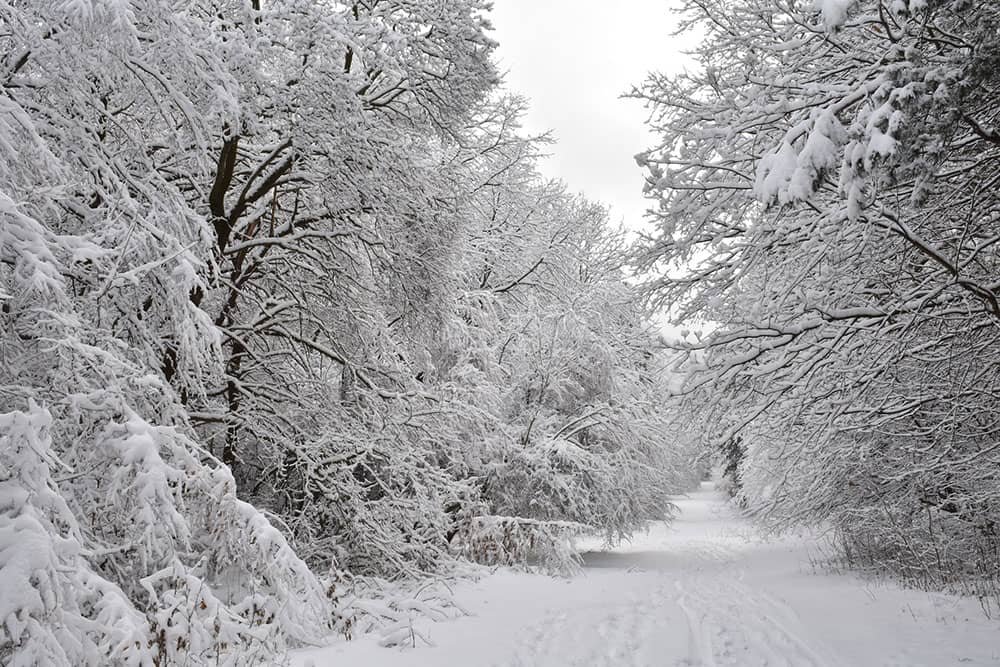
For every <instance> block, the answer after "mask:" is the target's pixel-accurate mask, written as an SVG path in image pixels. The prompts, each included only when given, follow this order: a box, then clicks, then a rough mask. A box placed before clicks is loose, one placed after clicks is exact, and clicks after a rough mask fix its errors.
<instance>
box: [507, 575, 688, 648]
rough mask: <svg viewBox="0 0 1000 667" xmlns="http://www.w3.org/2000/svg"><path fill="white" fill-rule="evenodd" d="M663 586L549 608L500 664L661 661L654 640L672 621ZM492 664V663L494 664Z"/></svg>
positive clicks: (667, 597)
mask: <svg viewBox="0 0 1000 667" xmlns="http://www.w3.org/2000/svg"><path fill="white" fill-rule="evenodd" d="M670 597H672V596H668V595H667V591H666V588H665V587H664V586H662V585H661V586H659V587H656V588H655V589H654V590H653V591H651V592H650V593H648V594H646V595H642V596H633V597H632V599H631V600H629V601H628V602H624V603H619V604H615V605H611V606H598V605H591V606H587V607H580V608H576V609H571V610H559V611H553V612H550V613H549V614H548V615H547V616H546V618H545V619H544V620H543V621H542V622H541V623H540V624H539V625H538V626H536V627H535V628H534V629H533V630H532V632H531V633H530V635H529V636H528V638H526V639H525V640H524V641H522V643H521V644H520V645H519V646H518V648H517V651H516V652H515V654H514V656H513V658H512V659H511V660H510V661H507V662H504V663H499V665H503V667H529V666H531V667H535V666H537V665H580V666H594V667H605V666H606V667H612V666H619V665H632V666H634V667H647V666H650V665H660V664H664V663H663V662H662V661H663V657H662V655H660V656H657V655H656V653H658V652H659V651H657V641H658V639H660V638H661V637H662V635H663V634H664V632H666V631H668V630H669V628H668V627H667V626H668V623H669V622H670V621H673V620H674V617H675V616H676V615H673V616H674V617H672V616H671V615H670V614H668V613H665V611H666V610H665V606H666V605H668V604H670ZM499 665H498V667H499Z"/></svg>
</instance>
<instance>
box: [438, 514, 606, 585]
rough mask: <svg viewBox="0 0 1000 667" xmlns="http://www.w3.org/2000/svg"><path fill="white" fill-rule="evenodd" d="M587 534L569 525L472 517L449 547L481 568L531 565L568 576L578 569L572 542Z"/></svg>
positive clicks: (586, 528) (584, 529)
mask: <svg viewBox="0 0 1000 667" xmlns="http://www.w3.org/2000/svg"><path fill="white" fill-rule="evenodd" d="M590 530H591V528H590V526H586V525H583V524H579V523H572V522H569V521H540V520H537V519H525V518H521V517H513V516H491V515H487V516H475V517H471V518H469V519H467V520H465V521H462V522H461V523H459V525H458V528H457V532H456V533H455V536H454V538H453V542H452V543H453V545H454V548H455V549H456V551H457V552H458V553H459V554H460V555H461V556H463V557H464V558H467V559H469V560H471V561H473V562H476V563H482V564H483V565H514V566H522V565H532V566H538V567H541V568H542V569H543V570H545V571H547V572H552V573H557V574H563V575H569V574H575V573H576V572H578V571H579V569H580V556H579V554H578V553H577V551H576V550H575V548H574V546H573V539H574V538H575V537H577V536H579V535H582V534H584V533H587V532H590Z"/></svg>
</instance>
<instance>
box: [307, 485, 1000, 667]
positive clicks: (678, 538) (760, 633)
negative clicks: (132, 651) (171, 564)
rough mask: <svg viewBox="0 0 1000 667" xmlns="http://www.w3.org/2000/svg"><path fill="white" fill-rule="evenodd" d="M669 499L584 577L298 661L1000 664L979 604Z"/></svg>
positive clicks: (502, 581)
mask: <svg viewBox="0 0 1000 667" xmlns="http://www.w3.org/2000/svg"><path fill="white" fill-rule="evenodd" d="M677 504H678V505H679V507H680V509H681V514H680V516H679V517H678V518H677V520H676V521H675V522H674V523H673V524H672V525H671V526H669V527H667V526H666V525H665V524H663V523H655V524H653V525H652V526H651V527H650V530H649V532H647V533H644V534H641V535H639V536H637V537H636V538H635V539H634V540H633V541H632V542H631V543H628V544H625V545H623V546H621V547H619V548H617V549H615V550H613V551H594V552H591V553H588V554H587V555H586V565H587V566H586V569H585V572H584V574H583V575H582V576H579V577H576V578H574V579H571V580H562V579H556V578H551V577H544V576H539V575H528V574H523V573H516V572H509V571H502V572H498V573H497V574H495V575H493V576H490V577H487V578H484V579H482V580H481V581H479V582H475V583H468V584H465V585H463V586H461V587H459V588H457V589H456V591H455V594H456V597H457V598H458V599H459V600H460V601H461V603H462V604H463V606H465V607H466V608H468V609H469V610H470V611H471V612H472V613H473V614H474V615H473V616H470V617H467V618H461V619H458V620H455V621H451V622H446V623H437V624H426V625H424V629H425V635H427V636H429V637H430V638H431V640H432V641H434V643H435V646H418V647H417V648H415V649H405V650H400V649H385V648H380V647H378V646H377V644H376V643H375V640H374V639H367V638H361V639H359V640H355V641H353V642H349V643H341V644H337V645H334V646H331V647H327V648H324V649H315V650H309V651H301V652H299V653H298V654H297V655H296V656H295V658H294V660H295V664H296V665H302V666H303V667H305V666H306V665H309V664H310V662H311V663H312V664H314V665H315V667H325V666H326V665H344V664H350V665H400V666H403V665H407V666H414V665H463V666H465V665H470V666H471V665H484V666H487V665H495V666H501V665H502V666H522V665H523V666H529V665H587V666H591V665H593V666H597V665H675V666H681V665H686V666H688V667H694V666H706V667H708V666H720V667H721V666H723V665H739V666H748V667H749V666H752V665H767V666H769V667H778V666H781V665H787V666H789V667H800V666H801V667H809V666H812V665H829V666H831V667H832V666H835V665H839V666H855V665H857V666H862V667H868V666H873V667H874V666H888V665H898V666H904V665H905V666H916V665H927V666H928V667H930V666H933V667H944V666H947V665H961V666H964V665H1000V621H997V620H990V619H987V618H986V617H985V616H984V615H983V613H982V611H981V610H980V609H979V606H978V604H977V603H976V602H975V601H971V600H963V599H956V598H954V597H951V596H947V595H940V594H929V593H925V592H919V591H904V590H901V589H899V588H898V587H896V586H893V585H889V584H878V585H876V584H872V583H870V582H864V581H861V580H859V579H857V578H855V577H853V576H847V575H844V576H838V575H830V574H817V573H816V572H814V569H813V567H812V565H811V564H810V559H811V554H812V553H813V548H814V545H813V543H811V542H809V541H808V540H783V541H778V542H763V541H761V540H759V539H757V538H756V537H755V536H754V534H753V531H752V529H751V528H750V526H749V525H748V524H747V523H746V522H745V521H743V520H742V519H740V518H739V517H737V516H736V515H735V514H734V512H733V511H732V510H731V509H730V508H729V507H728V506H727V505H726V504H725V502H724V501H723V500H722V498H720V497H719V495H718V494H716V493H715V492H714V491H713V490H712V489H711V487H710V486H709V485H704V486H703V487H702V489H701V490H700V491H698V492H696V493H693V494H691V495H690V496H688V497H687V498H683V499H680V500H678V501H677ZM594 546H595V547H597V546H598V545H597V544H596V543H595V545H594Z"/></svg>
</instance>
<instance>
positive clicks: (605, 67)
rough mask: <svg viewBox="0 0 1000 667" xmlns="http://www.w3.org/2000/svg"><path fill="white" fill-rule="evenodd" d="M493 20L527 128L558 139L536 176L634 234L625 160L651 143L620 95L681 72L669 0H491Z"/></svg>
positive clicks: (629, 163)
mask: <svg viewBox="0 0 1000 667" xmlns="http://www.w3.org/2000/svg"><path fill="white" fill-rule="evenodd" d="M492 21H493V25H494V27H495V29H496V30H495V32H494V33H493V37H494V39H496V40H497V41H498V42H500V48H499V49H498V51H497V60H498V62H499V64H500V68H501V70H502V71H506V72H507V78H506V82H507V86H508V88H510V89H511V90H513V91H515V92H518V93H522V94H524V95H526V96H527V97H528V98H529V99H530V100H531V111H530V112H529V114H528V117H527V118H526V119H525V128H526V130H527V131H528V132H531V133H540V132H543V131H546V130H551V131H552V132H553V134H554V136H555V138H556V140H557V141H558V143H557V144H556V145H555V146H552V147H551V148H550V152H551V153H552V154H553V155H552V157H551V158H550V159H549V160H548V161H547V162H546V163H545V164H543V165H542V171H543V173H544V174H545V175H546V176H550V177H554V178H561V179H562V180H564V181H566V182H567V184H568V185H569V187H570V189H571V190H573V191H575V192H582V193H583V194H585V195H586V196H587V197H588V198H590V199H593V200H597V201H601V202H603V203H604V204H607V205H609V206H610V207H611V219H612V222H613V223H615V224H617V223H618V222H620V221H624V222H625V224H626V226H628V227H630V228H633V229H634V228H636V227H637V225H638V224H639V221H640V220H641V219H642V215H643V212H644V211H645V210H646V208H647V206H648V203H647V202H646V201H645V200H644V199H643V198H642V171H641V170H640V169H639V168H638V167H637V166H636V164H635V161H634V159H633V156H634V155H635V154H636V153H638V152H640V151H642V150H644V149H646V148H649V147H650V146H651V145H652V144H653V143H654V142H655V137H653V136H652V135H650V134H649V133H648V132H646V130H645V128H644V125H643V121H644V120H645V118H646V112H645V111H644V109H643V108H642V104H641V103H639V102H638V101H636V100H625V99H620V98H619V96H620V95H621V94H622V93H624V92H626V91H628V89H629V88H630V87H631V86H633V85H637V84H639V83H641V82H642V81H643V79H644V78H645V76H646V74H647V72H650V71H654V70H656V71H664V72H669V71H676V70H677V69H678V68H679V67H681V66H682V63H683V60H684V59H683V56H682V55H681V54H680V51H681V49H682V48H683V47H682V46H681V45H680V44H679V42H678V40H677V39H676V38H675V37H673V36H672V33H673V31H674V16H673V15H672V13H671V12H670V0H619V2H606V1H604V2H598V1H597V0H494V10H493V14H492Z"/></svg>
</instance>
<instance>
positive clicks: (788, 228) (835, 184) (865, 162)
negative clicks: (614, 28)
mask: <svg viewBox="0 0 1000 667" xmlns="http://www.w3.org/2000/svg"><path fill="white" fill-rule="evenodd" d="M684 7H685V8H684V12H685V14H684V16H685V18H686V21H687V23H686V24H685V28H691V29H696V30H699V31H700V32H701V34H703V35H704V36H705V39H704V43H703V45H702V46H701V47H700V48H699V50H698V59H699V66H698V67H697V68H696V69H695V70H694V71H692V72H689V73H686V74H684V75H680V76H675V77H664V76H653V77H651V78H650V79H649V80H648V81H647V82H646V84H645V85H643V86H642V87H641V88H639V89H638V90H637V91H636V92H635V94H636V95H637V96H638V97H640V98H642V99H645V100H646V101H647V102H648V103H649V105H650V109H651V111H652V114H653V116H652V126H653V128H654V129H655V130H657V131H658V132H659V133H660V134H661V135H662V137H663V142H662V143H661V144H660V145H659V146H658V147H656V148H655V149H653V150H651V151H649V152H648V153H645V154H643V155H641V156H639V161H640V163H641V164H643V165H645V167H646V168H647V170H648V187H647V189H648V192H649V194H650V196H651V197H653V198H655V199H657V200H658V201H659V208H658V210H657V212H656V214H655V220H656V222H657V225H658V229H657V232H656V234H655V235H654V236H652V237H651V238H649V239H648V240H647V242H645V243H644V244H642V247H641V248H640V249H639V250H638V251H637V258H638V259H637V261H638V263H639V265H640V266H641V267H643V268H644V269H646V270H655V272H656V273H657V274H658V277H657V278H656V279H655V280H653V281H651V283H650V284H649V288H650V291H651V292H650V293H651V294H652V295H653V298H654V299H655V300H656V301H657V302H658V303H660V304H663V305H666V306H669V307H670V308H672V309H673V312H674V313H675V314H676V316H677V318H678V319H679V320H682V321H683V320H688V321H701V322H703V323H705V324H706V325H707V326H708V328H709V329H710V330H711V332H710V333H709V334H708V335H707V336H705V337H704V338H703V339H701V340H699V341H694V339H690V340H691V342H690V344H688V345H687V346H686V347H687V348H688V349H693V350H694V351H695V352H696V354H695V355H694V356H693V357H692V359H691V361H690V362H689V365H688V369H689V370H690V371H692V372H691V375H690V378H689V382H688V390H689V391H690V392H691V395H692V397H693V400H694V401H695V402H697V403H699V404H701V405H707V406H708V407H707V408H706V409H707V411H708V414H709V415H710V417H709V418H708V419H707V423H710V424H716V425H717V427H716V428H714V429H713V430H712V432H711V433H710V434H709V438H710V439H712V440H714V442H716V443H726V442H732V439H733V438H735V437H739V438H741V442H742V445H743V447H744V448H745V450H746V454H745V459H744V463H743V465H742V481H743V484H744V495H745V497H746V499H747V500H749V501H750V503H751V505H752V506H754V507H755V508H757V509H758V510H759V511H760V512H761V513H762V514H763V515H765V516H766V517H768V518H770V519H772V520H774V521H776V522H778V523H779V524H784V525H787V524H788V523H791V522H802V521H805V522H815V521H819V520H831V521H832V522H833V523H834V524H835V525H836V526H837V527H838V528H839V529H840V531H841V533H842V535H843V536H844V538H845V544H846V545H847V547H848V548H849V549H850V550H851V551H852V553H854V554H858V553H863V554H865V556H864V557H865V558H870V559H871V560H872V561H873V562H875V563H877V564H879V565H880V566H890V567H893V568H895V569H896V570H897V571H903V572H908V571H912V570H908V568H912V567H934V568H936V569H940V570H941V571H942V572H944V573H960V572H962V571H963V568H965V567H966V566H967V565H968V564H970V563H972V564H974V567H978V568H981V570H982V571H984V572H986V571H989V570H990V569H991V568H995V567H996V555H995V554H996V550H995V545H996V540H997V537H996V532H995V523H996V521H997V519H998V518H1000V516H998V514H997V512H998V511H1000V506H998V499H1000V487H998V486H997V478H996V475H995V474H994V472H993V470H994V469H995V463H996V462H995V457H993V454H992V452H993V449H994V448H995V446H996V434H995V432H994V431H993V428H994V426H995V424H994V420H993V418H992V417H990V416H989V415H992V414H994V413H995V412H996V407H997V405H996V400H995V398H996V391H995V388H996V378H995V377H994V376H995V373H993V372H992V371H991V370H990V369H995V366H996V359H997V358H998V352H1000V348H998V347H997V342H998V338H997V333H998V329H997V326H998V322H1000V310H998V308H997V303H998V301H997V299H998V295H1000V283H998V282H997V280H996V275H997V270H998V268H1000V267H998V264H997V258H998V255H997V253H996V247H995V246H996V242H997V240H998V239H1000V236H998V232H997V215H998V214H1000V201H998V200H997V197H996V193H995V192H994V190H995V188H993V187H992V185H991V184H992V183H993V181H994V179H995V174H994V172H995V164H996V159H997V156H998V153H997V141H996V136H995V132H994V125H995V120H996V117H997V107H996V105H995V103H994V102H993V100H992V97H991V93H990V92H989V91H991V90H992V89H993V88H994V87H995V86H996V85H997V80H996V73H997V69H996V67H995V52H996V45H997V34H998V33H997V26H998V21H1000V14H998V12H997V10H996V8H995V7H993V6H992V5H989V4H984V3H970V2H962V1H955V2H950V1H945V2H902V1H894V2H867V1H864V2H840V1H839V0H838V1H831V2H819V3H816V4H815V5H814V4H813V3H806V2H785V3H759V2H737V3H722V2H690V3H685V5H684ZM703 412H704V411H703ZM914 545H916V546H914ZM936 549H937V550H939V551H938V555H939V556H940V558H935V557H932V556H931V554H933V553H934V552H935V550H936ZM990 554H992V555H990Z"/></svg>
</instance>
